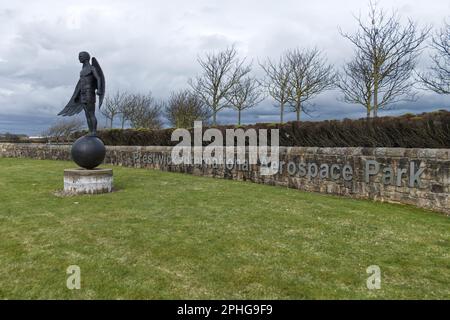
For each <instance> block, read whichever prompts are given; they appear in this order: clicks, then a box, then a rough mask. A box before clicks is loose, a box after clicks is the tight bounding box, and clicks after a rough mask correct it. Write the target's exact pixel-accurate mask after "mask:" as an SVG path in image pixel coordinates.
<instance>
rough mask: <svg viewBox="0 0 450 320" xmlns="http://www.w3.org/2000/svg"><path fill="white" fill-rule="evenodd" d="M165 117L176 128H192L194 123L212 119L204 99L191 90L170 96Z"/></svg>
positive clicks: (173, 93)
mask: <svg viewBox="0 0 450 320" xmlns="http://www.w3.org/2000/svg"><path fill="white" fill-rule="evenodd" d="M165 115H166V118H167V120H169V122H170V124H171V125H172V126H174V127H176V128H191V127H192V126H193V124H194V121H196V120H201V121H205V120H207V119H208V118H209V117H210V114H209V110H208V108H207V107H205V105H204V104H203V101H202V99H201V98H200V97H198V96H197V95H195V94H194V93H192V92H191V91H189V90H180V91H177V92H172V93H171V94H170V97H169V100H168V101H167V102H166V108H165Z"/></svg>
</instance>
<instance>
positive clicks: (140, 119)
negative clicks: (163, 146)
mask: <svg viewBox="0 0 450 320" xmlns="http://www.w3.org/2000/svg"><path fill="white" fill-rule="evenodd" d="M127 107H128V109H127V113H128V117H129V121H130V123H131V126H132V127H133V128H148V129H159V128H161V127H162V121H161V109H162V106H161V103H160V102H158V101H156V99H155V98H153V96H152V94H151V93H148V94H146V95H144V94H134V95H132V98H130V100H129V101H128V105H127Z"/></svg>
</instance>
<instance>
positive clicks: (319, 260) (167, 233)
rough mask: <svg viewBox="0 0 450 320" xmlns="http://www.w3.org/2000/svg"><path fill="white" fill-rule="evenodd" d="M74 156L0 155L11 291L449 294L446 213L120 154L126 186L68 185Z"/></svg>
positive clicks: (1, 257)
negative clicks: (76, 275)
mask: <svg viewBox="0 0 450 320" xmlns="http://www.w3.org/2000/svg"><path fill="white" fill-rule="evenodd" d="M71 167H74V165H73V164H72V163H70V162H62V161H61V162H60V161H38V160H25V159H0V298H1V299H180V298H181V299H241V298H242V299H334V298H338V299H360V298H362V299H368V298H369V299H370V298H381V299H386V298H400V299H404V298H419V299H422V298H440V299H443V298H444V299H449V298H450V256H449V253H450V221H449V218H448V217H445V216H444V215H442V214H437V213H433V212H430V211H425V210H420V209H417V208H414V207H411V206H402V205H394V204H384V203H376V202H371V201H361V200H352V199H347V198H341V197H334V196H328V195H320V194H313V193H304V192H300V191H298V190H292V189H286V188H281V187H271V186H265V185H258V184H253V183H245V182H238V181H229V180H222V179H212V178H204V177H195V176H191V175H184V174H177V173H168V172H160V171H153V170H142V169H132V168H121V167H114V178H115V186H116V187H117V189H118V190H117V191H116V192H114V193H110V194H104V195H96V196H76V197H58V196H56V195H55V194H54V193H55V191H58V190H61V189H62V184H63V181H62V176H63V169H64V168H71ZM69 265H78V266H79V267H80V268H81V289H80V290H69V289H67V287H66V279H67V277H68V275H67V274H66V269H67V267H68V266H69ZM370 265H378V266H379V267H380V268H381V273H382V274H381V277H382V278H381V289H380V290H368V289H367V287H366V280H367V278H368V277H369V276H370V275H369V274H367V273H366V268H367V267H368V266H370Z"/></svg>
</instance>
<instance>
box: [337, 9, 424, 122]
mask: <svg viewBox="0 0 450 320" xmlns="http://www.w3.org/2000/svg"><path fill="white" fill-rule="evenodd" d="M356 20H357V22H358V27H359V30H358V32H357V33H356V34H347V33H343V32H342V31H341V34H342V35H343V36H344V37H345V38H347V39H348V40H350V42H351V43H352V44H353V45H354V46H355V47H356V51H357V53H358V57H359V59H362V60H363V61H364V63H367V64H368V65H370V66H371V77H372V97H373V116H374V117H377V115H378V110H379V109H385V108H387V106H388V105H392V104H394V103H397V102H400V101H410V100H414V99H415V94H414V93H413V91H412V88H413V83H414V81H413V78H412V77H411V73H412V72H413V70H414V68H415V65H416V60H417V57H418V55H419V54H420V51H421V47H420V46H421V44H422V42H423V41H424V40H425V39H426V37H427V35H428V33H429V31H430V28H424V29H419V28H418V27H417V25H416V23H415V22H413V21H412V20H408V22H407V23H406V25H405V26H402V24H401V23H400V18H399V16H398V14H397V13H396V12H393V13H392V14H391V15H389V16H387V15H386V13H385V12H384V11H383V10H382V9H378V8H377V5H376V4H375V3H373V2H370V5H369V15H368V21H367V22H366V21H365V20H364V19H362V18H361V17H358V18H356Z"/></svg>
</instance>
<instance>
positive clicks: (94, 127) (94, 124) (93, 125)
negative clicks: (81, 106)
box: [86, 103, 97, 136]
mask: <svg viewBox="0 0 450 320" xmlns="http://www.w3.org/2000/svg"><path fill="white" fill-rule="evenodd" d="M86 109H87V112H88V114H89V118H90V121H91V127H90V128H89V131H90V132H91V134H92V135H94V136H95V135H97V118H96V117H95V103H92V104H88V106H87V108H86Z"/></svg>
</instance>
